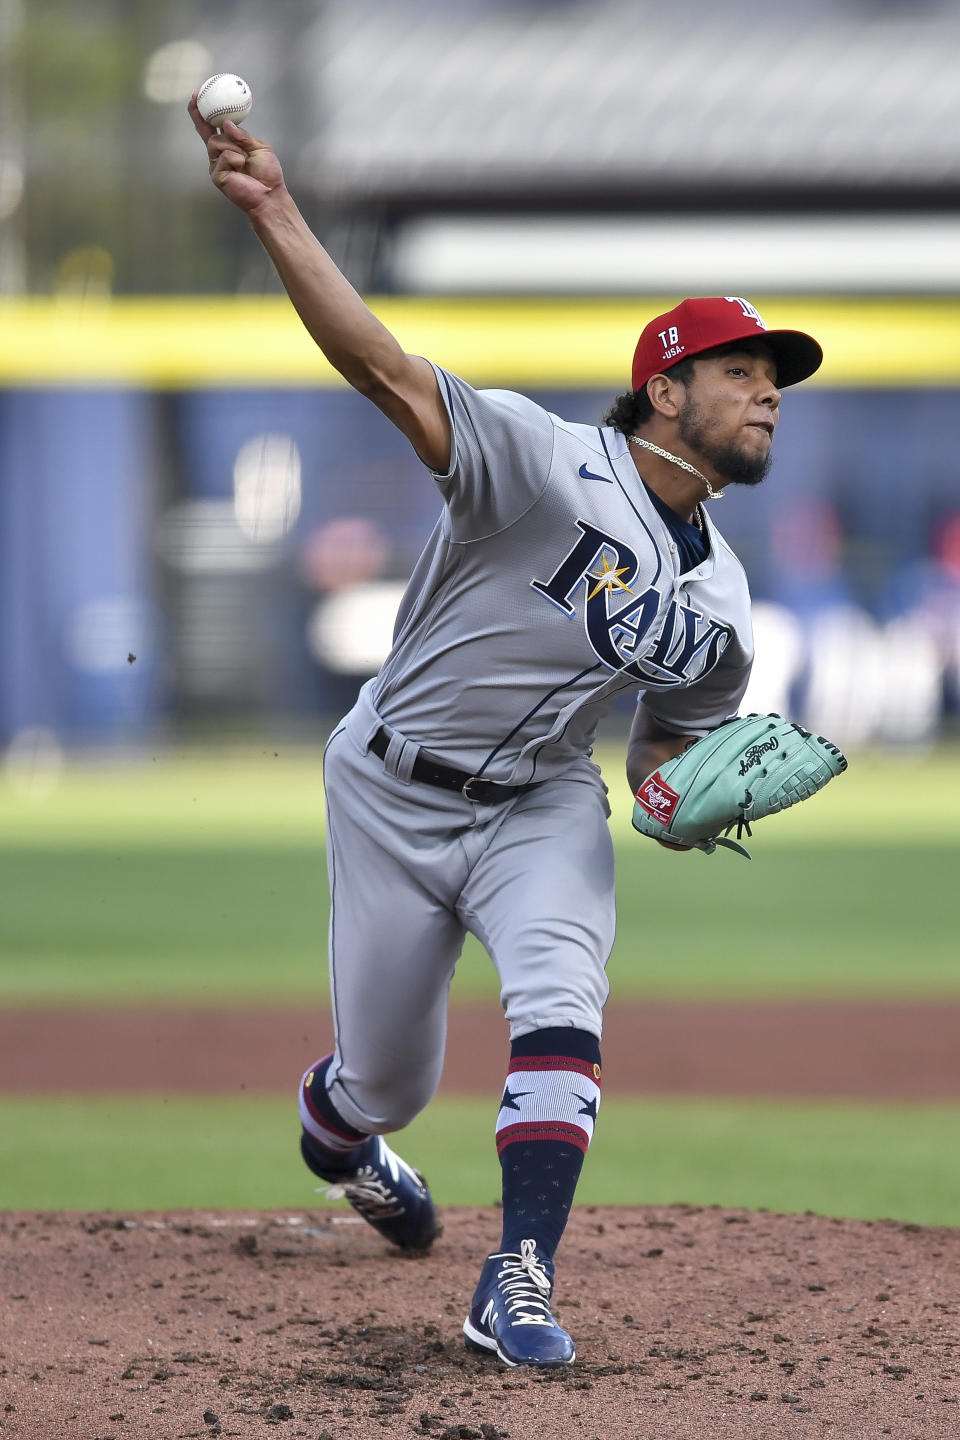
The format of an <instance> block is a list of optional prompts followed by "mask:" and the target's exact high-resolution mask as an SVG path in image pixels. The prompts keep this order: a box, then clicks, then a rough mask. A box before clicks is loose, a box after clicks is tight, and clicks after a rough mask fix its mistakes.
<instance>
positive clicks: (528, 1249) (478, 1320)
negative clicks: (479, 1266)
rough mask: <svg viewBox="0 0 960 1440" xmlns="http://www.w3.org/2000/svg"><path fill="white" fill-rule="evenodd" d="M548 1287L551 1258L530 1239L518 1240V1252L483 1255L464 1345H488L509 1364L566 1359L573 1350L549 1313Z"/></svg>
mask: <svg viewBox="0 0 960 1440" xmlns="http://www.w3.org/2000/svg"><path fill="white" fill-rule="evenodd" d="M552 1292H553V1262H552V1261H551V1260H548V1259H547V1258H546V1257H545V1256H541V1255H538V1254H537V1246H536V1242H535V1241H534V1240H521V1242H520V1253H519V1254H515V1253H512V1252H509V1251H508V1252H505V1253H503V1254H500V1255H491V1256H489V1257H488V1259H487V1262H486V1264H485V1265H484V1267H483V1270H482V1271H481V1274H480V1283H479V1284H478V1285H477V1289H476V1292H475V1294H474V1297H473V1304H472V1305H471V1307H470V1314H469V1315H468V1316H467V1318H466V1320H464V1322H463V1333H464V1337H465V1340H466V1344H467V1348H468V1349H470V1350H486V1351H492V1352H493V1353H494V1354H495V1355H497V1356H498V1357H499V1358H500V1359H501V1360H502V1361H503V1363H504V1365H510V1366H516V1365H535V1366H539V1367H540V1368H542V1369H551V1370H552V1369H556V1368H557V1367H558V1366H561V1365H572V1364H573V1361H574V1359H575V1358H576V1351H575V1349H574V1345H573V1341H572V1340H571V1338H570V1336H569V1335H568V1334H567V1332H566V1330H563V1329H561V1327H560V1326H559V1325H558V1324H557V1322H556V1320H555V1319H554V1317H553V1312H552V1311H551V1309H550V1296H551V1294H552Z"/></svg>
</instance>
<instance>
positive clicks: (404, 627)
mask: <svg viewBox="0 0 960 1440" xmlns="http://www.w3.org/2000/svg"><path fill="white" fill-rule="evenodd" d="M190 113H191V115H192V118H193V121H194V124H195V125H196V128H197V130H198V131H199V133H200V135H201V137H202V139H203V140H204V141H205V142H206V146H207V151H208V154H209V160H210V169H211V176H212V180H213V183H214V185H215V186H216V187H217V188H218V189H220V190H222V191H223V193H224V194H225V195H226V196H227V197H228V199H230V200H231V201H232V202H233V203H234V204H235V205H237V206H238V207H239V208H240V209H241V210H243V211H245V212H246V213H247V216H248V218H249V221H250V223H251V224H252V226H253V229H254V232H255V233H256V235H257V236H258V237H259V239H260V241H261V242H262V244H263V246H264V248H265V249H266V251H267V253H268V255H269V256H270V258H271V260H272V262H273V264H274V266H275V267H276V270H277V272H278V274H279V276H280V278H281V280H282V282H283V284H284V286H285V288H286V290H287V292H288V294H289V296H290V299H291V300H292V302H293V304H294V305H295V307H296V309H297V311H298V313H299V314H300V317H301V319H302V320H303V323H304V325H305V326H306V328H307V330H308V331H309V332H310V334H311V335H312V336H313V338H314V340H315V341H316V343H317V344H318V345H319V347H320V348H321V350H322V351H323V353H324V354H325V355H326V357H327V359H328V360H329V361H330V362H331V364H332V365H334V366H335V368H336V369H337V370H338V371H339V372H340V373H341V374H342V375H343V376H344V378H345V379H346V380H347V381H349V383H350V384H351V385H352V386H354V387H355V388H356V389H357V390H358V391H360V392H361V393H362V394H364V395H366V396H368V397H369V398H370V399H371V400H372V401H373V403H374V404H375V405H377V406H378V407H379V408H380V410H382V411H383V413H384V414H385V415H386V416H387V417H388V418H389V419H390V420H391V421H392V422H393V423H394V424H395V425H396V426H397V427H398V428H399V429H400V430H401V431H402V432H403V434H404V435H405V436H406V437H407V439H408V440H409V441H410V443H411V445H412V446H413V448H414V450H415V451H416V453H417V455H418V456H419V457H420V459H421V460H422V461H423V463H424V465H425V466H426V467H427V469H428V471H430V472H431V474H432V476H433V481H434V483H435V484H436V486H437V489H438V491H439V495H440V500H441V501H442V505H441V506H440V514H439V518H438V519H437V522H436V526H435V528H434V531H433V533H432V535H431V536H430V538H429V540H428V541H427V544H426V547H425V549H424V551H423V554H422V556H421V557H420V560H419V561H418V563H417V566H416V569H415V570H414V573H413V575H412V577H411V579H410V583H409V585H408V587H407V591H406V594H405V596H404V599H403V602H402V604H401V607H400V611H399V614H398V616H397V622H396V631H395V636H394V643H393V648H392V650H391V652H390V654H389V656H388V657H387V660H386V661H385V663H384V665H383V668H382V670H381V671H380V673H379V674H378V675H377V676H376V677H375V678H374V679H373V680H371V681H369V682H368V683H367V684H366V685H364V687H363V689H362V691H361V693H360V696H359V699H358V700H357V703H356V705H355V706H354V708H353V709H352V710H351V711H350V713H349V714H348V715H347V716H346V717H345V719H344V720H343V721H341V723H340V724H339V725H338V726H337V727H336V729H335V730H334V732H333V734H332V736H331V737H330V740H329V742H328V745H327V748H326V752H325V758H324V781H325V789H326V803H327V813H328V832H327V833H328V855H329V878H330V887H331V905H332V909H331V921H330V984H331V997H332V1006H333V1014H334V1023H335V1030H336V1049H335V1050H334V1052H333V1054H332V1055H328V1056H326V1057H324V1058H323V1059H320V1060H318V1061H317V1062H316V1064H315V1065H313V1066H312V1067H311V1068H310V1070H309V1071H308V1072H307V1074H306V1075H305V1076H304V1077H303V1080H302V1082H301V1088H300V1118H301V1122H302V1141H301V1149H302V1153H303V1157H304V1159H305V1161H306V1163H307V1165H308V1166H309V1167H310V1169H311V1170H312V1171H313V1172H314V1173H315V1174H316V1175H318V1176H320V1177H321V1178H322V1179H323V1180H325V1181H327V1182H329V1183H330V1185H331V1186H332V1189H331V1190H330V1191H328V1194H330V1195H340V1196H343V1197H345V1198H346V1199H347V1200H348V1201H349V1202H350V1203H351V1204H352V1205H353V1207H354V1209H356V1210H357V1211H358V1212H359V1213H360V1214H361V1215H362V1216H364V1217H365V1218H366V1219H367V1220H368V1221H369V1222H370V1223H371V1224H372V1225H373V1226H374V1227H375V1228H376V1229H377V1230H378V1231H380V1232H381V1233H382V1234H383V1235H384V1236H386V1238H387V1239H388V1240H390V1241H391V1242H392V1243H394V1244H395V1245H398V1246H401V1247H403V1248H404V1249H407V1250H412V1251H418V1250H420V1251H422V1250H426V1249H427V1248H428V1247H429V1245H430V1244H431V1242H432V1241H433V1239H434V1238H435V1236H436V1235H437V1233H438V1224H437V1216H436V1211H435V1208H434V1204H433V1201H432V1199H431V1197H430V1193H429V1191H428V1189H427V1187H426V1184H425V1183H424V1181H423V1179H422V1177H421V1176H420V1175H419V1174H418V1173H417V1172H416V1171H415V1170H413V1169H412V1168H411V1167H410V1166H409V1165H407V1164H406V1163H405V1161H403V1160H402V1159H400V1157H399V1156H397V1155H396V1154H394V1152H393V1151H392V1150H391V1149H390V1148H389V1147H388V1145H387V1144H386V1142H385V1140H384V1139H383V1136H384V1134H387V1133H389V1132H391V1131H395V1130H399V1129H401V1128H402V1127H403V1126H405V1125H407V1124H408V1123H409V1122H410V1121H411V1120H412V1119H413V1118H414V1116H415V1115H417V1114H418V1113H419V1112H420V1111H421V1110H422V1109H423V1107H424V1106H425V1105H426V1104H427V1102H428V1101H429V1100H430V1098H431V1096H432V1095H433V1093H434V1091H435V1089H436V1087H437V1084H438V1082H439V1079H440V1072H441V1067H442V1064H443V1055H444V1042H445V1032H446V1011H447V992H448V987H449V984H450V980H451V977H452V975H453V972H454V967H455V965H456V963H457V959H458V956H459V954H460V949H461V945H462V942H463V939H464V935H465V933H466V932H467V931H471V932H472V933H473V934H475V935H476V936H477V937H478V938H479V940H480V941H481V943H482V944H483V945H484V946H485V948H486V949H487V951H488V952H489V954H490V957H491V959H492V961H493V964H494V965H495V967H496V969H497V973H498V977H499V980H500V986H501V1000H502V1005H503V1009H504V1012H505V1015H506V1018H507V1021H508V1024H509V1031H510V1039H511V1055H510V1062H509V1071H508V1074H507V1078H506V1085H505V1088H504V1090H503V1094H502V1098H501V1101H500V1108H499V1113H498V1116H497V1121H496V1144H497V1150H498V1153H499V1158H500V1164H501V1168H502V1178H503V1228H502V1234H501V1236H500V1240H499V1244H497V1245H496V1247H495V1248H494V1249H493V1251H492V1253H491V1254H490V1255H489V1257H488V1258H487V1259H486V1261H485V1263H484V1264H483V1266H482V1269H481V1273H480V1278H479V1282H478V1284H477V1288H476V1292H475V1294H474V1297H473V1302H472V1304H471V1306H470V1311H469V1314H468V1316H467V1318H466V1320H465V1322H464V1326H463V1331H464V1335H465V1338H466V1342H467V1344H468V1345H469V1346H471V1347H472V1348H475V1349H479V1350H483V1351H489V1352H492V1353H493V1354H495V1355H497V1356H498V1357H499V1358H500V1360H501V1361H503V1362H504V1363H505V1364H507V1365H531V1366H541V1367H555V1366H563V1365H568V1364H570V1363H571V1361H572V1360H573V1359H574V1344H573V1341H572V1339H571V1337H570V1336H569V1335H568V1334H567V1333H566V1331H565V1330H563V1329H562V1328H561V1327H560V1325H559V1324H558V1323H557V1322H556V1320H555V1318H554V1316H553V1314H552V1311H551V1306H550V1300H551V1294H552V1291H553V1284H554V1254H555V1251H556V1249H557V1245H558V1243H559V1241H560V1238H561V1235H562V1234H563V1230H564V1226H565V1224H566V1220H567V1216H568V1214H569V1212H570V1207H571V1205H572V1202H573V1198H574V1191H575V1188H576V1184H577V1180H578V1177H579V1174H580V1169H581V1166H582V1163H583V1159H584V1156H585V1154H586V1150H587V1147H588V1145H589V1143H590V1140H591V1138H592V1136H593V1130H594V1126H595V1124H596V1120H597V1111H598V1108H599V1105H600V1089H601V1070H600V1043H599V1042H600V1035H601V1019H602V1010H603V1006H604V1002H605V1000H606V997H607V981H606V977H605V965H606V961H607V958H608V956H609V954H610V950H611V947H612V944H613V938H614V866H613V847H612V843H611V838H610V833H609V828H608V825H607V817H608V815H609V808H608V805H607V801H606V787H605V785H604V783H603V780H602V779H601V776H600V772H599V770H598V768H597V766H596V765H595V764H594V763H593V761H592V760H591V746H592V743H593V740H594V736H595V733H596V730H597V725H598V722H599V720H600V719H601V718H602V716H603V715H604V714H605V713H606V711H607V710H608V708H609V706H610V704H611V702H612V700H613V698H614V697H615V696H616V695H619V694H623V693H625V692H633V693H636V694H637V695H638V697H639V703H638V708H637V715H636V720H635V723H634V725H633V729H632V732H631V736H630V741H629V750H628V774H629V778H630V783H631V785H632V786H633V788H634V789H636V788H637V786H638V785H639V783H640V781H641V780H642V779H643V777H644V776H646V775H647V774H648V772H650V771H651V770H653V769H654V767H655V766H657V765H659V764H662V763H664V761H665V760H666V758H667V757H669V756H673V755H676V754H678V753H679V752H680V751H681V750H683V748H684V747H685V746H686V745H687V744H688V743H689V741H690V739H691V738H692V737H698V736H702V735H705V734H706V733H707V732H708V731H710V730H712V729H713V728H715V727H716V726H718V725H720V724H721V723H722V722H723V721H725V720H727V719H728V717H730V716H732V715H733V714H735V712H736V710H737V707H738V705H739V703H740V700H741V697H742V696H743V693H744V689H745V687H746V683H747V678H748V675H749V671H750V664H751V658H752V641H751V629H750V614H749V597H748V592H747V584H746V580H745V577H744V574H743V571H742V569H741V567H740V565H739V563H738V561H737V560H736V558H735V557H734V555H733V553H732V552H731V551H730V549H729V548H728V546H727V545H726V543H725V542H724V540H723V538H722V537H721V535H720V534H719V532H718V531H717V530H716V528H715V526H714V524H713V521H712V519H711V518H710V516H709V515H708V513H707V510H706V507H705V504H704V502H705V501H706V500H709V499H711V498H714V497H715V496H717V495H718V494H719V493H720V492H721V490H722V487H723V486H724V485H727V484H732V483H734V484H747V485H751V484H755V483H757V482H758V481H760V480H761V479H762V478H763V477H764V475H765V474H766V471H767V468H768V465H769V461H770V450H771V444H772V440H773V434H774V430H775V428H776V424H777V416H778V411H779V405H780V390H781V389H782V387H783V386H784V385H789V384H793V383H794V382H796V381H798V380H802V379H803V378H804V377H805V376H807V375H809V374H811V373H812V372H813V371H814V370H815V369H816V368H817V366H818V365H819V363H820V361H821V358H822V355H821V351H820V347H819V346H818V345H817V343H816V342H815V341H814V340H812V339H811V338H810V337H809V336H806V335H803V334H800V333H799V332H796V331H785V330H780V331H771V330H767V329H766V328H765V326H764V323H763V321H762V319H761V318H760V316H759V315H758V314H757V311H756V310H755V309H754V307H753V306H752V305H750V304H749V303H748V302H747V301H745V300H741V299H730V298H714V299H694V300H685V301H683V303H682V304H680V305H678V306H677V307H676V309H674V310H672V311H671V312H670V313H669V314H666V315H661V316H659V317H657V318H656V319H655V320H652V321H651V322H650V323H649V324H648V325H647V326H646V328H645V329H644V330H643V333H642V335H641V336H640V340H639V343H638V345H637V347H636V354H635V357H634V361H633V375H632V386H631V389H630V391H629V392H628V393H627V394H626V395H624V396H623V397H621V398H620V399H619V400H618V401H617V402H616V403H615V404H614V406H613V408H612V410H611V411H610V414H609V416H608V417H607V422H606V423H605V424H604V425H601V426H591V425H579V424H570V423H568V422H567V421H565V420H562V419H560V418H559V417H557V416H556V415H552V414H548V413H547V412H546V411H545V410H543V409H542V408H541V407H540V406H538V405H536V404H534V403H533V402H532V401H531V400H529V399H526V398H525V397H523V396H521V395H517V394H513V393H510V392H507V391H502V390H486V391H477V390H474V389H472V388H471V386H470V385H469V384H467V383H466V382H465V381H464V380H462V379H459V378H458V377H457V376H455V375H451V374H448V373H447V372H446V371H445V370H443V369H442V368H440V367H439V366H437V365H433V364H431V363H430V362H429V361H427V360H425V359H422V358H420V357H417V356H411V355H407V354H405V353H404V352H403V350H402V349H401V347H400V346H399V344H398V343H397V341H396V340H395V339H394V337H393V336H392V335H391V334H390V333H389V332H388V331H387V330H386V329H385V328H384V327H383V325H381V324H380V322H379V321H378V320H377V319H376V318H375V317H374V316H373V315H372V314H371V312H370V311H369V310H368V309H367V308H366V307H365V305H364V304H363V302H362V301H361V299H360V297H359V296H358V295H357V294H356V292H355V291H354V290H353V289H352V288H351V286H350V285H349V284H348V283H347V281H346V280H345V278H344V277H343V276H342V275H341V274H340V273H339V271H338V270H337V269H336V268H335V266H334V265H333V263H332V261H331V260H330V259H329V257H328V256H327V255H326V253H325V252H324V250H323V249H322V248H321V246H320V245H319V243H318V242H317V240H316V239H315V238H314V236H313V235H312V234H311V232H310V231H309V229H308V227H307V225H306V223H305V221H304V219H303V217H302V216H301V215H300V213H299V211H298V210H297V208H296V206H295V204H294V202H293V200H292V199H291V197H290V195H289V193H288V191H287V189H286V188H285V185H284V181H283V175H282V172H281V168H280V165H279V162H278V161H277V158H276V156H275V155H274V153H273V152H272V150H271V149H270V148H269V147H268V146H267V145H265V144H264V143H263V142H262V141H260V140H256V139H254V138H253V136H251V135H250V134H248V133H247V132H245V131H244V130H241V129H238V128H237V127H236V126H235V125H232V124H231V123H229V122H228V123H226V124H225V125H224V127H223V131H222V133H217V132H216V131H214V130H213V129H212V128H211V127H210V126H209V125H207V124H206V123H205V122H204V121H203V120H202V119H201V117H200V116H199V114H198V113H197V109H196V102H195V98H194V100H192V101H191V103H190Z"/></svg>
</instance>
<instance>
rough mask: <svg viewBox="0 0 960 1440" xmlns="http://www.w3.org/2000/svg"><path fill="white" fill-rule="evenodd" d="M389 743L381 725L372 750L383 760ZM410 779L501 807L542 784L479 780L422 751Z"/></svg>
mask: <svg viewBox="0 0 960 1440" xmlns="http://www.w3.org/2000/svg"><path fill="white" fill-rule="evenodd" d="M389 744H390V732H389V730H388V729H387V727H386V725H381V726H380V729H379V730H378V731H377V733H376V735H374V737H373V739H372V740H371V741H370V749H371V750H372V751H373V753H374V755H377V756H379V758H380V759H381V760H382V759H383V758H384V757H385V755H386V753H387V746H388V745H389ZM410 778H411V779H412V780H419V781H420V782H421V784H423V785H437V786H439V788H440V789H441V790H456V791H457V792H458V793H459V794H461V795H462V796H463V797H464V799H466V800H470V801H472V802H473V804H475V805H499V804H500V803H501V802H502V801H504V800H512V799H513V798H514V796H515V795H525V794H526V792H527V791H528V790H536V788H537V786H538V785H539V784H540V783H541V782H540V781H539V780H534V781H531V782H530V783H529V784H528V785H497V784H496V782H495V781H493V780H479V779H478V778H477V776H476V775H471V774H469V773H468V772H467V771H466V770H457V769H456V768H455V767H454V766H453V765H442V764H441V763H440V761H439V760H432V759H431V758H430V757H429V756H428V755H425V754H424V752H423V751H422V750H421V751H420V753H419V754H418V756H417V758H416V760H414V762H413V770H412V771H411V772H410Z"/></svg>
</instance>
